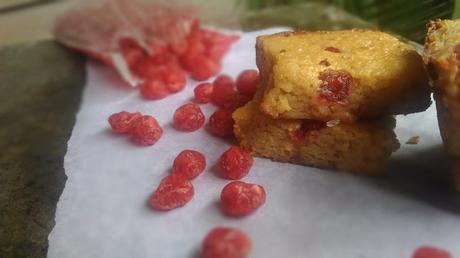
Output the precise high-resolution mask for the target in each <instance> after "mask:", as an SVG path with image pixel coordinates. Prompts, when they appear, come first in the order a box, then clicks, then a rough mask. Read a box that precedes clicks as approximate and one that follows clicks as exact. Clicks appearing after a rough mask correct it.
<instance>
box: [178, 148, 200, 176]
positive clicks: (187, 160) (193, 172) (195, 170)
mask: <svg viewBox="0 0 460 258" xmlns="http://www.w3.org/2000/svg"><path fill="white" fill-rule="evenodd" d="M205 167H206V159H205V157H204V155H203V154H201V153H200V152H198V151H194V150H184V151H182V152H181V153H179V155H177V157H176V158H175V159H174V163H173V168H172V173H173V174H180V175H183V176H185V177H186V178H187V179H193V178H195V177H197V176H198V175H199V174H201V172H203V170H204V168H205Z"/></svg>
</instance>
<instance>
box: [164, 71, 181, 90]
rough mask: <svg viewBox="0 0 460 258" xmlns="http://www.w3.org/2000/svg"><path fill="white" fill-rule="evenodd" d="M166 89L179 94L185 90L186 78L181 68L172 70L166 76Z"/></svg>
mask: <svg viewBox="0 0 460 258" xmlns="http://www.w3.org/2000/svg"><path fill="white" fill-rule="evenodd" d="M164 80H165V83H166V87H167V88H168V89H169V91H171V92H179V91H181V90H183V89H184V88H185V83H186V76H185V73H184V72H183V71H182V70H180V69H179V68H171V69H170V70H169V72H167V73H165V74H164Z"/></svg>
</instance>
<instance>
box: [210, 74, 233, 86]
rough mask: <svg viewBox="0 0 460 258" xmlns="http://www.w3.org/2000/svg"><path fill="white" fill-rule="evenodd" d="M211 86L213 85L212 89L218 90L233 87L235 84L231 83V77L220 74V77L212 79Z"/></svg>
mask: <svg viewBox="0 0 460 258" xmlns="http://www.w3.org/2000/svg"><path fill="white" fill-rule="evenodd" d="M212 84H214V87H218V88H219V87H225V86H232V87H233V86H234V85H235V82H234V81H233V79H232V77H230V76H228V75H226V74H222V75H219V76H217V78H216V79H214V81H213V82H212Z"/></svg>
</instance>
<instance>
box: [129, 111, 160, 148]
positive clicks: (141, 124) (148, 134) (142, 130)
mask: <svg viewBox="0 0 460 258" xmlns="http://www.w3.org/2000/svg"><path fill="white" fill-rule="evenodd" d="M161 135H163V129H161V127H160V125H159V124H158V122H157V120H156V119H155V118H154V117H152V116H148V115H144V116H141V117H140V118H138V119H137V120H136V122H134V125H133V128H132V129H131V137H132V139H133V141H134V142H136V143H138V144H141V145H153V144H154V143H156V142H157V141H158V140H159V139H160V137H161Z"/></svg>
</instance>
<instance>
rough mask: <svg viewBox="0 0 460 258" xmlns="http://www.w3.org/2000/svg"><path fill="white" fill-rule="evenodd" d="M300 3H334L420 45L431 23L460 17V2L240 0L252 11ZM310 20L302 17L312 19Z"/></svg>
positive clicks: (434, 0)
mask: <svg viewBox="0 0 460 258" xmlns="http://www.w3.org/2000/svg"><path fill="white" fill-rule="evenodd" d="M299 2H322V3H328V4H333V5H335V6H337V7H340V8H342V9H344V10H346V11H347V12H350V13H352V14H355V15H357V16H359V17H361V18H363V19H364V20H366V21H368V22H371V23H373V24H375V25H376V26H378V27H380V28H381V29H383V30H389V31H393V32H395V33H397V34H400V35H402V36H405V37H407V38H409V39H411V40H414V41H418V42H422V41H423V39H424V36H425V33H426V23H427V22H428V21H430V20H433V19H438V18H441V19H450V18H452V17H454V18H458V17H460V3H459V2H460V0H406V1H402V0H361V1H354V0H323V1H321V0H319V1H314V0H239V3H240V4H245V5H246V7H248V8H249V9H250V10H258V9H263V8H267V7H270V6H279V5H289V4H295V3H299ZM306 17H307V16H303V17H300V18H303V19H308V18H306Z"/></svg>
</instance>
